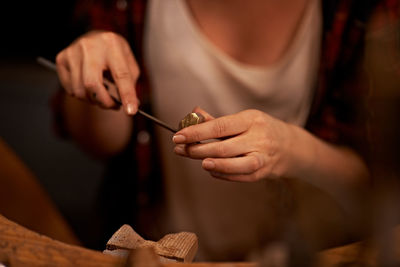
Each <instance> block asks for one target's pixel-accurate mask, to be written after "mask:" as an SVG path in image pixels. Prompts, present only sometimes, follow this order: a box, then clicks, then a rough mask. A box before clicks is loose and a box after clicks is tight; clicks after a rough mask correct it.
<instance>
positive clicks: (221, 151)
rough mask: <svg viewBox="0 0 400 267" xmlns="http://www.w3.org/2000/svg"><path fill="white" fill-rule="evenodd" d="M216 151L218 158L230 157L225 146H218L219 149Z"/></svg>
mask: <svg viewBox="0 0 400 267" xmlns="http://www.w3.org/2000/svg"><path fill="white" fill-rule="evenodd" d="M216 150H217V156H218V157H221V158H225V157H227V156H228V155H227V150H226V147H225V146H224V145H222V144H218V145H217V147H216Z"/></svg>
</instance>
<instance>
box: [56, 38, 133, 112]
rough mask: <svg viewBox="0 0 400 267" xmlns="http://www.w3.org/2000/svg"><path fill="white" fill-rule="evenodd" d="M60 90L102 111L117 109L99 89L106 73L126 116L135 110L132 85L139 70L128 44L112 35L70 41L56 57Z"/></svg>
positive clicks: (103, 91) (109, 97) (101, 88)
mask: <svg viewBox="0 0 400 267" xmlns="http://www.w3.org/2000/svg"><path fill="white" fill-rule="evenodd" d="M56 64H57V71H58V76H59V78H60V81H61V84H62V85H63V87H64V89H65V90H66V91H67V92H68V93H69V94H70V95H72V96H75V97H77V98H79V99H85V100H88V101H90V102H93V103H96V104H98V105H99V106H101V107H103V108H116V107H117V105H116V103H115V102H114V100H113V99H112V98H111V96H110V95H109V93H108V92H107V90H106V88H105V87H104V85H103V72H105V71H110V73H111V75H112V78H113V80H114V82H115V83H116V85H117V88H118V91H119V95H120V97H121V101H122V104H123V106H124V109H125V111H126V113H128V114H135V113H136V111H137V108H138V103H139V101H138V99H137V97H136V91H135V83H136V81H137V78H138V76H139V68H138V66H137V63H136V60H135V58H134V56H133V54H132V51H131V49H130V47H129V44H128V42H127V41H126V40H125V39H124V38H123V37H122V36H120V35H118V34H116V33H113V32H105V31H93V32H89V33H87V34H85V35H83V36H82V37H80V38H78V39H77V40H76V41H74V42H73V43H72V44H71V45H70V46H68V47H67V48H65V49H64V50H62V51H61V52H60V53H59V54H58V55H57V57H56Z"/></svg>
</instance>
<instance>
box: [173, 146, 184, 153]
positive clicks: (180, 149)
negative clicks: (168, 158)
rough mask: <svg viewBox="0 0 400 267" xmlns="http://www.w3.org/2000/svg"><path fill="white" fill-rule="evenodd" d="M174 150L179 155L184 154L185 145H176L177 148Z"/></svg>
mask: <svg viewBox="0 0 400 267" xmlns="http://www.w3.org/2000/svg"><path fill="white" fill-rule="evenodd" d="M174 151H175V153H176V154H178V155H184V154H185V148H184V145H176V146H175V148H174Z"/></svg>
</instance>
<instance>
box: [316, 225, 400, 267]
mask: <svg viewBox="0 0 400 267" xmlns="http://www.w3.org/2000/svg"><path fill="white" fill-rule="evenodd" d="M390 234H391V240H387V242H388V243H390V245H391V246H390V247H391V248H390V249H391V253H392V255H393V257H392V258H391V265H390V266H400V226H396V227H395V228H394V229H393V228H392V229H390ZM381 248H382V246H381V244H380V243H379V240H368V241H362V242H357V243H354V244H351V245H347V246H342V247H338V248H333V249H328V250H325V251H323V252H321V253H320V254H319V255H318V257H317V260H316V264H315V266H326V267H330V266H332V267H333V266H370V267H373V266H382V259H381V257H382V254H386V253H387V252H386V251H382V250H381ZM384 266H388V265H384Z"/></svg>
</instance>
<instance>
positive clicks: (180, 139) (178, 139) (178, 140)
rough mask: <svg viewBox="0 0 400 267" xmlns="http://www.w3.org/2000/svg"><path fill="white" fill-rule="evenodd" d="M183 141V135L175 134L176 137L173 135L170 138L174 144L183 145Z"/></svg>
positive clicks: (184, 138)
mask: <svg viewBox="0 0 400 267" xmlns="http://www.w3.org/2000/svg"><path fill="white" fill-rule="evenodd" d="M185 140H186V137H185V136H184V135H181V134H177V135H174V136H173V137H172V141H173V142H174V143H175V144H179V143H183V142H185Z"/></svg>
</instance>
